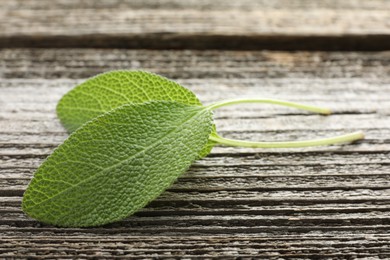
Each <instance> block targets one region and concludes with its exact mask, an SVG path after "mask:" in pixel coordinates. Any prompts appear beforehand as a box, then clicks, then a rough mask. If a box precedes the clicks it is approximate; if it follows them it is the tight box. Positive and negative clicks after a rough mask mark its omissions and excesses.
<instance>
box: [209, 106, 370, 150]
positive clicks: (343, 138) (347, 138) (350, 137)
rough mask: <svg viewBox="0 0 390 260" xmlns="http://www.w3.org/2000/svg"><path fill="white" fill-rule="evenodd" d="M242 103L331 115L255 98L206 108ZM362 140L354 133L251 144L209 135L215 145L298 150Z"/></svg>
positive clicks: (320, 110)
mask: <svg viewBox="0 0 390 260" xmlns="http://www.w3.org/2000/svg"><path fill="white" fill-rule="evenodd" d="M242 103H268V104H275V105H282V106H287V107H293V108H298V109H302V110H307V111H311V112H316V113H320V114H324V115H329V114H331V110H330V109H328V108H323V107H317V106H311V105H305V104H300V103H295V102H289V101H284V100H278V99H268V98H257V99H232V100H225V101H221V102H217V103H214V104H211V105H209V106H207V109H209V110H214V109H217V108H220V107H224V106H230V105H235V104H242ZM363 138H364V134H363V133H362V132H354V133H351V134H346V135H340V136H335V137H330V138H323V139H314V140H306V141H293V142H251V141H241V140H234V139H228V138H224V137H221V136H219V135H218V134H217V133H213V134H212V135H210V137H209V140H211V141H214V142H216V143H219V144H222V145H228V146H239V147H250V148H298V147H308V146H320V145H330V144H337V143H346V142H353V141H356V140H360V139H363Z"/></svg>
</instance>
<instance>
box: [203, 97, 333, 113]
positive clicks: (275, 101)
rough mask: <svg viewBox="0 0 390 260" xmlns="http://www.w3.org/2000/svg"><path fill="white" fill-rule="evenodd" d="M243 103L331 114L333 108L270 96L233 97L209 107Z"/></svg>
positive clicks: (212, 108)
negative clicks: (253, 97) (252, 97)
mask: <svg viewBox="0 0 390 260" xmlns="http://www.w3.org/2000/svg"><path fill="white" fill-rule="evenodd" d="M242 103H267V104H274V105H281V106H286V107H293V108H298V109H302V110H307V111H311V112H315V113H320V114H324V115H329V114H331V113H332V112H331V110H330V109H328V108H324V107H318V106H312V105H305V104H300V103H295V102H290V101H284V100H278V99H270V98H255V99H231V100H224V101H221V102H217V103H214V104H211V105H209V106H208V107H207V108H208V109H210V110H214V109H217V108H220V107H225V106H230V105H235V104H242Z"/></svg>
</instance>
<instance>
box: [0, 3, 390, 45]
mask: <svg viewBox="0 0 390 260" xmlns="http://www.w3.org/2000/svg"><path fill="white" fill-rule="evenodd" d="M389 21H390V3H389V1H387V0H375V1H360V0H349V1H337V0H328V1H307V0H295V1H287V0H277V1H264V0H260V1H255V0H245V1H230V0H229V1H226V0H217V1H195V0H189V1H179V0H145V1H138V0H137V1H77V0H71V1H60V0H57V1H51V0H44V1H30V0H16V1H15V0H3V1H1V2H0V47H118V48H159V49H164V48H191V49H210V48H213V49H254V50H259V49H264V48H266V49H279V50H280V49H283V50H308V49H312V50H348V49H353V50H386V49H388V48H389V42H390V23H389Z"/></svg>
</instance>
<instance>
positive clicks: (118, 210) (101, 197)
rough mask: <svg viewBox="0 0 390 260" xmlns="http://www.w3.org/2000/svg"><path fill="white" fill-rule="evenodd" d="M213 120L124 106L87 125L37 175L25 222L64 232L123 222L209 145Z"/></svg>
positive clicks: (195, 111) (175, 109)
mask: <svg viewBox="0 0 390 260" xmlns="http://www.w3.org/2000/svg"><path fill="white" fill-rule="evenodd" d="M211 131H212V113H211V112H210V110H208V109H205V108H204V107H200V106H190V105H185V104H180V103H176V102H166V101H159V102H147V103H143V104H126V105H123V106H121V107H119V108H116V109H114V110H112V111H110V112H108V113H105V114H103V115H101V116H99V117H97V118H95V119H93V120H92V121H89V122H88V123H86V124H85V125H83V126H82V127H80V128H79V129H78V130H76V131H75V132H74V133H73V134H72V135H70V137H69V138H68V139H67V140H66V141H65V142H64V143H63V144H62V145H60V146H59V147H58V148H57V149H56V150H55V151H54V152H53V153H52V154H51V155H50V156H49V157H48V158H47V159H46V161H45V162H44V163H43V164H42V165H41V166H40V167H39V168H38V170H37V172H36V173H35V175H34V178H33V179H32V181H31V183H30V184H29V186H28V188H27V191H26V192H25V194H24V197H23V203H22V207H23V210H24V212H26V213H27V214H28V215H29V216H31V217H33V218H35V219H37V220H39V221H42V222H44V223H48V224H53V225H57V226H63V227H87V226H97V225H103V224H106V223H111V222H114V221H117V220H121V219H123V218H125V217H127V216H129V215H131V214H133V213H134V212H136V211H137V210H139V209H141V208H143V207H144V206H145V205H147V204H148V203H149V202H150V201H152V200H153V199H155V198H156V197H157V196H158V195H160V194H161V193H162V192H163V191H164V190H165V189H167V188H168V187H169V186H170V185H171V184H172V183H173V182H174V181H175V180H176V179H177V177H178V176H180V175H181V174H182V173H184V172H185V171H186V170H187V169H188V167H189V166H190V165H191V163H192V162H193V161H194V160H195V159H196V158H197V156H198V153H199V152H200V150H201V149H202V148H203V147H204V146H205V145H206V143H207V141H208V137H209V135H210V133H211Z"/></svg>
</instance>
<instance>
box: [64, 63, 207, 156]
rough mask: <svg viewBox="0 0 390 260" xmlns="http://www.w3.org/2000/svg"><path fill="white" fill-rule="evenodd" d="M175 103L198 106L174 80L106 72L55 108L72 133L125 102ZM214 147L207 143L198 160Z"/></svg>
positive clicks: (156, 76) (194, 99)
mask: <svg viewBox="0 0 390 260" xmlns="http://www.w3.org/2000/svg"><path fill="white" fill-rule="evenodd" d="M158 100H163V101H164V100H165V101H176V102H178V103H183V104H188V105H199V106H202V103H201V102H200V101H199V99H198V98H197V97H196V95H195V94H194V93H193V92H191V91H190V90H188V89H187V88H185V87H183V86H181V85H180V84H178V83H176V82H175V81H172V80H169V79H167V78H165V77H162V76H159V75H157V74H154V73H150V72H145V71H126V70H118V71H110V72H106V73H103V74H99V75H97V76H95V77H92V78H90V79H88V80H86V81H85V82H83V83H81V84H80V85H78V86H76V87H75V88H74V89H72V90H71V91H69V92H68V93H66V94H65V95H64V96H63V97H62V99H61V100H60V101H59V102H58V105H57V115H58V117H59V119H60V121H61V123H62V125H63V126H64V127H65V128H66V129H67V130H68V131H69V132H73V131H74V130H76V129H77V128H79V127H80V126H81V125H83V124H84V123H86V122H88V121H89V120H91V119H93V118H95V117H97V116H99V115H101V114H103V113H106V112H108V111H110V110H112V109H115V108H117V107H119V106H122V105H124V104H128V103H144V102H147V101H158ZM214 145H215V142H213V141H210V142H209V143H208V144H207V145H206V146H205V147H204V148H203V149H202V150H201V151H200V152H199V156H198V157H199V158H202V157H204V156H206V155H208V154H209V153H210V151H211V149H212V148H213V146H214Z"/></svg>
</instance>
